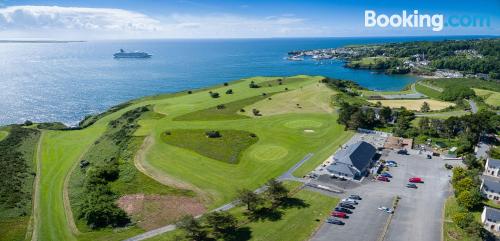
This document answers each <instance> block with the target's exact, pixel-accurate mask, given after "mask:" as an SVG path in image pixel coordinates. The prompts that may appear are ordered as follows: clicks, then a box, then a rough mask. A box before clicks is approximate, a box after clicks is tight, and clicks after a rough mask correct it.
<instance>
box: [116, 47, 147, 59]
mask: <svg viewBox="0 0 500 241" xmlns="http://www.w3.org/2000/svg"><path fill="white" fill-rule="evenodd" d="M113 56H114V57H115V58H117V59H120V58H137V59H143V58H150V57H151V56H152V55H151V54H148V53H146V52H137V51H136V52H125V50H123V49H120V52H118V53H115V54H113Z"/></svg>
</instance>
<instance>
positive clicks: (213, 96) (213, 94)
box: [210, 92, 220, 98]
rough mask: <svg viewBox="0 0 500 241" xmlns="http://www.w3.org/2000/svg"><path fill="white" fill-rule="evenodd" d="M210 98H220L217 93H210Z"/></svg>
mask: <svg viewBox="0 0 500 241" xmlns="http://www.w3.org/2000/svg"><path fill="white" fill-rule="evenodd" d="M210 96H211V97H212V98H219V96H220V95H219V93H217V92H210Z"/></svg>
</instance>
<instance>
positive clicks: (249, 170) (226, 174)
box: [36, 76, 352, 240]
mask: <svg viewBox="0 0 500 241" xmlns="http://www.w3.org/2000/svg"><path fill="white" fill-rule="evenodd" d="M320 79H321V77H309V76H296V77H290V78H285V79H284V80H283V84H282V85H277V84H274V83H275V82H276V77H256V78H252V79H246V80H242V81H236V82H232V83H230V84H229V86H218V87H215V88H212V89H210V90H211V91H214V92H219V93H221V96H220V97H219V98H212V97H210V95H209V94H208V93H207V92H208V90H209V89H205V90H201V91H193V92H192V94H188V93H180V94H179V93H178V94H173V95H163V96H156V97H154V98H151V97H150V98H144V99H139V100H136V101H132V102H131V103H130V104H129V105H127V106H125V107H123V108H121V109H118V110H116V111H114V112H111V113H109V114H108V115H105V116H100V119H98V120H97V121H96V122H95V123H94V124H93V125H91V126H90V127H88V128H86V129H83V130H78V131H52V130H50V131H45V135H44V137H43V140H42V147H41V155H40V159H39V160H38V162H39V164H40V168H41V173H40V199H39V202H38V205H37V206H38V207H37V212H36V217H37V219H38V223H39V226H38V227H37V230H36V231H37V237H38V239H39V240H119V239H124V238H126V237H130V236H133V235H135V234H138V233H140V232H143V229H142V228H138V227H137V226H132V227H130V228H126V229H120V230H113V229H110V228H105V229H102V230H99V231H92V230H90V229H88V228H85V227H83V228H82V226H81V223H80V221H78V222H77V223H80V224H79V225H78V226H77V225H75V224H74V222H72V220H71V219H72V218H71V217H72V216H73V215H74V214H73V213H72V212H71V208H70V205H69V202H68V201H67V200H68V199H67V196H65V195H66V194H65V193H67V192H68V191H67V190H66V189H65V187H67V185H66V182H67V181H66V180H68V179H70V178H68V176H69V175H70V172H71V171H72V170H73V169H74V167H75V165H76V164H77V163H78V161H79V160H80V159H81V158H82V157H83V156H84V155H85V153H86V152H87V151H88V150H89V148H90V147H91V146H92V144H93V143H95V141H96V140H98V139H99V137H100V136H101V135H103V133H105V131H106V128H107V125H108V123H109V122H110V121H112V120H115V119H118V118H119V117H120V116H121V115H123V114H124V113H125V112H127V111H129V110H132V109H134V108H137V107H140V106H146V105H152V106H153V109H154V111H155V112H156V113H155V112H152V113H150V114H147V115H145V116H144V118H141V119H140V120H139V126H140V127H139V129H138V130H137V131H136V132H135V133H134V136H137V137H145V136H150V137H151V138H152V140H154V141H153V142H152V143H153V144H152V146H151V147H150V148H148V149H147V151H146V153H144V157H145V158H144V161H145V162H146V164H147V165H148V167H151V168H153V169H154V172H155V174H160V175H163V177H164V178H166V179H169V180H173V181H174V182H175V181H176V180H177V181H178V182H179V183H186V184H189V185H188V186H192V187H194V189H195V192H196V195H201V196H202V197H203V200H205V205H206V207H207V208H213V207H216V206H218V205H220V204H223V203H225V202H228V201H230V200H232V199H233V198H234V196H235V192H236V190H237V189H240V188H250V189H254V188H257V187H259V186H260V185H262V184H264V183H265V182H266V181H267V180H268V179H269V178H272V177H276V176H279V175H281V174H282V173H283V172H285V171H286V170H287V169H289V168H290V167H291V166H292V165H294V164H295V163H296V162H297V161H299V160H300V159H302V158H303V157H304V156H305V155H306V154H308V153H310V152H313V153H314V156H313V158H311V159H310V160H309V161H308V162H307V163H306V164H305V165H304V166H303V167H301V169H299V170H297V171H298V172H300V173H305V172H307V171H309V170H307V169H309V168H310V169H312V168H313V167H314V166H315V165H316V164H317V163H319V162H321V161H323V160H324V159H325V158H326V157H328V156H329V155H330V154H331V153H332V152H334V151H335V149H336V148H337V147H338V145H339V144H341V143H342V142H343V141H345V140H346V139H347V138H349V137H350V136H351V135H352V133H350V132H346V131H344V130H343V127H342V126H340V125H338V124H337V123H336V118H337V117H336V114H334V113H329V112H328V111H325V109H327V108H331V107H330V100H331V98H329V93H333V91H331V90H330V89H328V88H327V87H325V86H323V87H321V86H316V84H317V83H318V81H319V80H320ZM250 81H255V82H256V83H259V84H261V87H260V88H249V86H248V84H249V82H250ZM310 85H313V86H312V87H311V86H310ZM228 88H231V89H233V91H234V94H231V95H226V94H224V93H225V90H227V89H228ZM285 88H287V89H288V90H285ZM287 91H288V92H293V91H296V92H298V91H302V93H303V94H304V95H306V96H307V97H304V99H303V101H304V103H303V104H302V103H301V105H303V108H304V109H306V108H311V113H294V111H292V109H290V111H289V112H291V113H289V112H282V114H277V113H273V114H269V115H267V114H265V113H264V114H263V116H260V117H259V118H249V117H248V116H245V115H241V114H239V113H237V111H238V109H239V108H240V106H241V105H242V104H245V105H244V106H247V105H250V104H252V103H249V102H246V101H249V100H252V101H259V100H258V98H257V97H259V98H261V96H262V93H266V94H267V97H269V96H271V97H274V96H278V95H281V94H284V93H287ZM316 91H319V92H321V95H320V97H319V98H318V97H317V96H315V95H314V94H313V93H311V92H316ZM280 92H281V93H280ZM277 93H279V94H277ZM251 98H255V99H251ZM278 98H282V97H278ZM260 100H261V101H262V102H263V103H266V101H267V99H264V98H261V99H260ZM238 101H240V102H239V103H238ZM316 101H317V102H318V103H313V102H316ZM234 103H236V104H234ZM220 104H224V105H225V106H226V107H228V106H229V107H231V106H233V105H234V106H235V107H231V108H233V109H230V108H229V109H230V110H231V111H228V110H227V109H228V108H225V109H224V111H223V113H221V112H219V109H217V108H215V106H217V105H220ZM269 104H271V105H274V104H277V103H273V102H267V105H261V108H263V109H267V110H273V107H272V106H269ZM236 107H238V108H236ZM323 107H325V109H323ZM277 109H280V108H274V110H277ZM233 110H234V111H233ZM312 110H314V111H312ZM198 111H199V112H198ZM316 111H317V112H316ZM202 112H203V113H202ZM191 113H196V114H191ZM179 116H184V118H186V119H183V118H179V119H176V118H177V117H179ZM207 116H208V118H205V117H207ZM206 120H210V121H206ZM176 130H219V131H221V133H222V134H224V132H225V131H229V132H233V131H236V132H238V133H254V134H255V135H256V136H257V137H256V138H257V139H258V141H257V142H256V143H254V144H250V145H243V146H242V147H241V148H240V149H239V150H238V153H239V154H238V155H239V156H240V160H239V162H237V163H234V164H230V163H226V162H224V161H221V160H215V159H223V158H221V157H217V156H212V158H210V157H207V156H205V155H201V154H198V153H197V152H195V151H193V149H192V147H190V148H191V150H190V148H187V149H186V148H185V147H180V146H175V145H170V144H168V142H165V141H164V139H162V133H165V132H166V131H171V132H172V133H175V131H176ZM137 140H144V139H142V138H140V139H137ZM306 142H307V146H306V145H303V143H306ZM137 144H140V143H139V142H138V143H137ZM214 158H215V159H214ZM309 163H312V164H311V165H309ZM77 169H79V168H77ZM153 169H151V170H153ZM146 170H147V169H146ZM146 179H149V178H146ZM141 180H142V179H141ZM140 182H142V181H140ZM134 183H135V182H134ZM136 184H137V185H136ZM136 184H134V185H133V186H127V187H132V188H130V190H131V192H134V190H135V191H139V192H141V191H140V190H144V191H146V192H148V191H147V190H145V189H138V188H135V187H138V185H140V183H136ZM148 185H149V184H148ZM123 187H125V186H123V185H122V184H116V185H112V188H113V190H120V188H122V189H123ZM148 190H149V189H148ZM151 190H152V191H151V192H152V193H151V194H154V193H155V192H156V191H154V190H156V188H153V189H151ZM70 191H71V190H70ZM130 195H132V193H131V194H130ZM130 197H131V198H132V197H133V196H130ZM146 199H148V198H146ZM65 200H66V201H65ZM148 200H149V199H148ZM159 200H163V199H159ZM160 202H163V201H160ZM166 202H169V201H168V200H167V201H166ZM72 214H73V215H72ZM74 218H76V217H74ZM164 220H168V219H164ZM54 227H57V228H54ZM77 227H78V228H77ZM146 228H147V227H146ZM79 229H80V230H79Z"/></svg>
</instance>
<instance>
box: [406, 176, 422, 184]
mask: <svg viewBox="0 0 500 241" xmlns="http://www.w3.org/2000/svg"><path fill="white" fill-rule="evenodd" d="M408 181H409V182H412V183H424V180H423V179H422V178H420V177H411V178H410V179H408Z"/></svg>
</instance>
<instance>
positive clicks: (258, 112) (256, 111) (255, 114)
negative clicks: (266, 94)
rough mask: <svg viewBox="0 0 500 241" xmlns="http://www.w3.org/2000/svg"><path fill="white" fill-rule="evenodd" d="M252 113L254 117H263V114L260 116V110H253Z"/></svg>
mask: <svg viewBox="0 0 500 241" xmlns="http://www.w3.org/2000/svg"><path fill="white" fill-rule="evenodd" d="M252 113H253V115H254V116H261V115H262V114H260V110H257V109H252Z"/></svg>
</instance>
